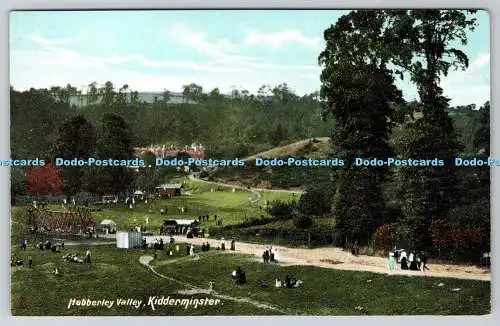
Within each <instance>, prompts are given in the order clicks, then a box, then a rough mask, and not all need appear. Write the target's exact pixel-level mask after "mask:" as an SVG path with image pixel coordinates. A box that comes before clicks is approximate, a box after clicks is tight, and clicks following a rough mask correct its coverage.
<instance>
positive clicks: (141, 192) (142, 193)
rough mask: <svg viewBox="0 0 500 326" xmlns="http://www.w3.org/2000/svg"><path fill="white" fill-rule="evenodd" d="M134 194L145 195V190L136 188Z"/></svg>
mask: <svg viewBox="0 0 500 326" xmlns="http://www.w3.org/2000/svg"><path fill="white" fill-rule="evenodd" d="M134 195H144V192H143V191H140V190H136V191H135V192H134Z"/></svg>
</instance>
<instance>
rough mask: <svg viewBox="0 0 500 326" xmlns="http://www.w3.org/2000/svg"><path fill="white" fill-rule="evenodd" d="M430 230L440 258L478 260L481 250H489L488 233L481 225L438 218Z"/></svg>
mask: <svg viewBox="0 0 500 326" xmlns="http://www.w3.org/2000/svg"><path fill="white" fill-rule="evenodd" d="M430 231H431V238H432V243H433V245H434V247H435V249H436V250H437V254H438V256H439V257H440V258H447V259H453V260H466V261H478V260H479V259H480V258H481V253H482V252H486V251H490V246H489V234H488V231H487V230H486V229H485V228H483V227H480V226H472V225H457V224H452V223H450V222H447V221H443V220H438V221H436V222H434V223H433V224H432V225H431V230H430Z"/></svg>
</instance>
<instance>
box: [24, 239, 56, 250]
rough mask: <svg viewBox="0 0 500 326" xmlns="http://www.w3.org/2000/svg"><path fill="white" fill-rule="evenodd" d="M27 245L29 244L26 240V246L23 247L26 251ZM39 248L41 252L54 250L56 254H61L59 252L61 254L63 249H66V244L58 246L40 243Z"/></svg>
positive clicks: (48, 242) (46, 242)
mask: <svg viewBox="0 0 500 326" xmlns="http://www.w3.org/2000/svg"><path fill="white" fill-rule="evenodd" d="M27 243H28V242H27V241H26V240H24V244H23V245H22V248H23V249H24V250H26V246H27ZM38 248H39V249H40V250H41V251H45V250H52V252H54V253H59V252H61V248H64V242H59V243H56V244H52V243H51V242H50V241H45V242H39V243H38Z"/></svg>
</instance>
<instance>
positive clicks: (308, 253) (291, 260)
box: [146, 236, 491, 281]
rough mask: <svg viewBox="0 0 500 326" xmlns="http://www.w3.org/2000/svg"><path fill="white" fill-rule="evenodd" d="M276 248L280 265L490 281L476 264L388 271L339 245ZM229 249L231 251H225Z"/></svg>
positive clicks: (259, 248) (257, 249) (252, 249)
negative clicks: (309, 247) (311, 247)
mask: <svg viewBox="0 0 500 326" xmlns="http://www.w3.org/2000/svg"><path fill="white" fill-rule="evenodd" d="M160 238H163V241H165V242H166V243H167V242H168V241H169V237H168V236H149V237H146V241H147V242H148V243H153V242H154V241H155V239H160ZM174 239H175V241H176V242H187V243H192V244H195V245H202V244H203V243H204V242H208V243H210V246H211V247H212V248H217V246H219V245H220V241H219V240H216V239H208V238H192V239H188V238H186V237H181V236H174ZM229 247H230V241H226V248H229ZM269 247H270V245H260V244H251V243H244V242H236V252H239V253H244V254H250V255H254V256H255V258H256V260H258V261H262V260H261V255H262V252H263V251H264V250H265V249H266V248H269ZM273 248H277V249H278V254H277V256H278V257H277V260H278V261H279V264H280V265H282V266H290V265H303V266H317V267H323V268H332V269H340V270H351V271H365V272H373V273H382V274H390V275H408V276H430V277H451V278H459V279H471V280H482V281H491V273H490V272H489V271H487V270H484V269H481V268H478V267H475V266H463V265H445V264H439V265H437V264H429V265H428V266H429V269H430V270H429V271H426V272H418V271H403V270H399V269H398V270H394V271H390V270H389V268H388V267H387V263H388V259H385V258H382V257H372V256H358V257H355V256H353V255H351V254H350V253H348V252H346V251H343V250H341V249H339V248H318V249H299V248H287V247H281V246H273ZM226 252H231V251H226Z"/></svg>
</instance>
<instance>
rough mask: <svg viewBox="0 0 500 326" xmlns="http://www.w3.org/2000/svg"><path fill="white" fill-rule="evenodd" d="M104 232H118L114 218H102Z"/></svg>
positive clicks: (101, 224)
mask: <svg viewBox="0 0 500 326" xmlns="http://www.w3.org/2000/svg"><path fill="white" fill-rule="evenodd" d="M100 226H101V230H102V232H106V230H107V232H111V233H112V232H116V223H115V222H113V221H112V220H102V221H101V223H100Z"/></svg>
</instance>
